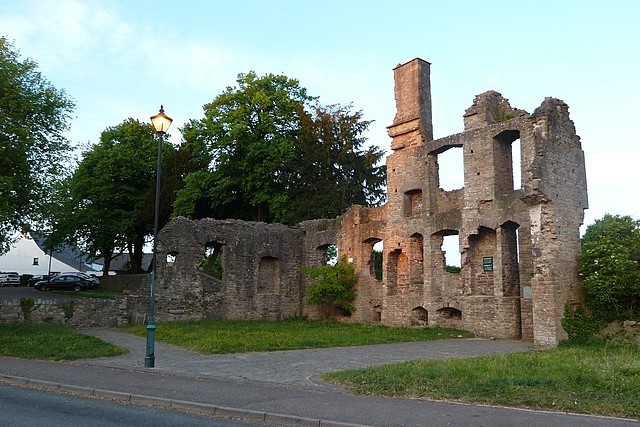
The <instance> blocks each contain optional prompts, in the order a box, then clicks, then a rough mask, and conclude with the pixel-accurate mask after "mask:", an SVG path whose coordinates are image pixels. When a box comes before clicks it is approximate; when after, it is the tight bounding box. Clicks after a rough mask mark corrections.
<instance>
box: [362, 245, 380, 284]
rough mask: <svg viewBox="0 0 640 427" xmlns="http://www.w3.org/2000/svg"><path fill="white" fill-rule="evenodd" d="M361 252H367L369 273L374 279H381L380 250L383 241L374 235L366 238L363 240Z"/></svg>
mask: <svg viewBox="0 0 640 427" xmlns="http://www.w3.org/2000/svg"><path fill="white" fill-rule="evenodd" d="M362 243H363V244H364V248H363V254H365V255H366V254H367V253H368V254H369V261H368V262H367V265H368V267H369V274H370V275H371V277H375V278H376V280H382V253H383V252H382V251H383V241H382V240H380V239H377V238H375V237H372V238H369V239H366V240H365V241H364V242H362Z"/></svg>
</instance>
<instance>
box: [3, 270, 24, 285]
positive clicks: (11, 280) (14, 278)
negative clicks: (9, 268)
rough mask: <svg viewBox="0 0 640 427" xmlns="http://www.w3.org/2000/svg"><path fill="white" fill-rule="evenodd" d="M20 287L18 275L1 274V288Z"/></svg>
mask: <svg viewBox="0 0 640 427" xmlns="http://www.w3.org/2000/svg"><path fill="white" fill-rule="evenodd" d="M10 285H13V286H20V276H18V273H0V286H10Z"/></svg>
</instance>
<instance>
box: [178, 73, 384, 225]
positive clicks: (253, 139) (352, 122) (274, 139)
mask: <svg viewBox="0 0 640 427" xmlns="http://www.w3.org/2000/svg"><path fill="white" fill-rule="evenodd" d="M237 83H238V86H236V87H228V88H227V89H226V91H225V92H224V93H222V94H221V95H219V96H218V97H216V98H215V99H214V100H213V101H212V102H211V103H209V104H207V105H205V107H204V109H205V117H204V118H203V119H201V120H191V121H190V122H189V123H188V124H187V125H186V126H185V127H184V128H183V129H182V132H183V135H184V138H185V141H187V142H188V143H190V144H194V145H197V146H199V147H200V148H201V150H200V151H199V153H198V157H199V158H201V159H202V160H203V163H207V164H208V165H209V167H208V168H207V169H206V170H199V171H197V172H194V173H192V174H191V175H189V176H187V177H186V179H185V186H184V188H183V189H182V190H181V191H180V192H179V194H178V196H177V199H176V203H175V205H174V215H184V216H188V217H191V218H202V217H214V218H220V219H224V218H237V219H245V220H255V221H267V222H272V221H275V222H281V223H285V224H295V223H297V222H299V221H301V220H304V219H311V218H320V217H335V216H337V215H339V214H341V213H343V212H344V211H345V210H346V209H347V208H348V207H349V206H351V205H352V204H355V203H359V204H364V205H367V206H371V205H374V204H376V203H378V202H379V201H380V200H381V197H382V196H383V194H384V192H383V187H384V182H385V172H384V167H379V166H376V164H377V163H378V161H379V160H380V159H381V158H382V155H383V153H382V151H381V150H379V149H377V148H370V149H367V150H362V146H363V144H364V143H365V139H364V138H363V137H362V136H361V135H362V133H363V132H364V131H365V130H366V129H367V128H368V126H369V124H370V122H368V121H363V120H362V113H361V112H356V113H352V112H351V111H350V106H349V107H343V106H339V105H334V106H328V107H322V106H320V105H318V104H317V98H314V97H311V96H309V95H307V91H306V89H304V88H302V87H300V86H299V83H298V81H297V80H294V79H290V78H288V77H286V76H282V75H273V74H268V75H265V76H263V77H258V76H257V75H256V74H255V73H254V72H250V73H248V74H240V75H239V76H238V79H237Z"/></svg>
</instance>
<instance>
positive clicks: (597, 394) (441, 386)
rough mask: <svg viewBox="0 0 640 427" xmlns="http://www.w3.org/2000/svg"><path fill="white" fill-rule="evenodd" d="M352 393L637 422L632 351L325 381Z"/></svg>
mask: <svg viewBox="0 0 640 427" xmlns="http://www.w3.org/2000/svg"><path fill="white" fill-rule="evenodd" d="M324 378H325V379H326V380H328V381H331V382H334V383H337V384H341V385H343V386H345V387H346V388H347V389H348V390H349V391H350V392H352V393H356V394H367V395H378V396H396V397H411V398H427V399H437V400H458V401H464V402H474V403H485V404H492V405H505V406H512V407H526V408H536V409H549V410H559V411H570V412H578V413H589V414H601V415H611V416H622V417H630V418H638V417H640V399H639V397H640V349H638V347H633V346H626V347H622V346H617V347H616V346H607V345H606V344H590V345H569V344H563V345H561V346H560V347H558V348H555V349H552V350H544V351H543V350H539V351H531V352H527V353H517V354H509V355H501V356H486V357H479V358H473V359H459V360H446V361H418V362H407V363H399V364H393V365H386V366H382V367H378V368H369V369H360V370H349V371H342V372H336V373H330V374H326V375H325V376H324Z"/></svg>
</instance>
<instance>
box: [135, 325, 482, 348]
mask: <svg viewBox="0 0 640 427" xmlns="http://www.w3.org/2000/svg"><path fill="white" fill-rule="evenodd" d="M123 329H124V330H125V331H126V332H130V333H134V334H137V335H141V336H142V335H144V334H145V332H146V329H145V327H144V325H134V326H127V327H124V328H123ZM470 336H471V334H470V333H468V332H465V331H459V330H451V329H442V328H428V329H424V328H423V329H414V328H389V327H385V326H378V325H376V326H366V325H355V324H344V323H339V322H330V321H308V320H301V319H295V320H284V321H278V322H268V321H261V320H255V321H232V320H215V321H200V322H173V323H159V324H158V325H157V330H156V339H158V340H159V341H162V342H165V343H168V344H173V345H178V346H182V347H186V348H189V349H192V350H195V351H199V352H201V353H206V354H221V353H240V352H247V351H274V350H295V349H301V348H326V347H345V346H354V345H367V344H387V343H395V342H407V341H425V340H434V339H445V338H458V337H460V338H463V337H470Z"/></svg>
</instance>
